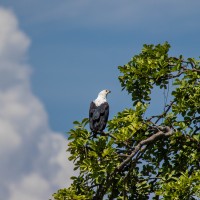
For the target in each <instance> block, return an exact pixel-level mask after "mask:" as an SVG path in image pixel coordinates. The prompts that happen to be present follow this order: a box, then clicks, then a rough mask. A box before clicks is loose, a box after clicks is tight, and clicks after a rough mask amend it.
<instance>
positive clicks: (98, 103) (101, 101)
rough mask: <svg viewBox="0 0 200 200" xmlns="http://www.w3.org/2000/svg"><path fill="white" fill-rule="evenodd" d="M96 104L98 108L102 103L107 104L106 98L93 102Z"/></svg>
mask: <svg viewBox="0 0 200 200" xmlns="http://www.w3.org/2000/svg"><path fill="white" fill-rule="evenodd" d="M93 102H94V103H95V105H96V106H100V105H101V104H102V103H105V102H107V101H106V98H97V99H95V100H94V101H93Z"/></svg>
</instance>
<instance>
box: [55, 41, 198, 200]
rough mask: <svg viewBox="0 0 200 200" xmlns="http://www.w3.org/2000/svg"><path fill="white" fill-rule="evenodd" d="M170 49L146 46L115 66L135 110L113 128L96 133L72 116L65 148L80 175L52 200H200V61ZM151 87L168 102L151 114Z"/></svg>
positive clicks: (112, 124) (124, 113)
mask: <svg viewBox="0 0 200 200" xmlns="http://www.w3.org/2000/svg"><path fill="white" fill-rule="evenodd" d="M169 49H170V45H169V44H168V43H167V42H166V43H164V44H162V45H161V44H158V45H144V46H143V49H142V51H141V53H140V54H139V55H135V56H134V57H133V58H132V59H131V61H130V62H128V64H126V65H124V66H119V67H118V68H119V71H120V73H121V76H119V81H120V83H121V86H122V89H125V90H127V92H128V93H129V94H130V95H131V96H132V101H133V108H130V109H125V110H123V111H121V112H119V113H118V114H117V115H116V116H115V117H114V118H113V119H112V120H110V121H109V122H108V132H106V133H104V134H99V135H97V136H96V137H93V135H92V134H91V132H90V131H88V129H87V124H88V119H87V118H86V119H83V121H82V122H77V121H75V122H74V124H75V128H74V129H71V130H70V131H69V138H68V139H69V140H70V143H69V148H68V151H69V152H70V153H71V156H70V158H69V160H72V161H73V162H74V165H75V168H74V169H75V170H78V172H79V175H78V176H76V177H71V179H72V180H73V183H72V184H71V186H70V187H69V188H65V189H60V190H58V191H57V193H54V194H53V197H54V199H55V200H73V199H74V200H78V199H80V200H84V199H93V200H101V199H110V200H111V199H124V200H128V199H173V200H176V199H177V200H179V199H186V200H190V199H191V200H192V199H195V198H200V134H199V132H200V61H198V60H195V59H194V58H188V59H184V58H183V56H182V55H180V56H179V57H173V56H169ZM170 83H171V84H172V86H170ZM154 88H159V89H160V90H161V91H162V90H164V91H165V92H166V93H168V99H170V101H169V102H168V103H167V101H166V104H165V105H164V111H163V109H162V110H161V111H160V113H158V114H157V115H154V116H148V117H147V116H146V112H147V111H148V106H149V105H150V103H151V94H152V90H153V89H154ZM166 96H167V95H166V94H165V99H166V98H167V97H166ZM145 116H146V117H145Z"/></svg>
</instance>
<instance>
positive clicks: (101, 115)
mask: <svg viewBox="0 0 200 200" xmlns="http://www.w3.org/2000/svg"><path fill="white" fill-rule="evenodd" d="M110 92H111V91H110V90H102V91H101V92H100V93H99V94H98V97H97V98H96V99H95V100H94V101H92V102H91V103H90V110H89V123H90V129H91V131H92V132H93V133H102V132H103V130H104V129H105V127H106V124H107V121H108V115H109V104H108V102H107V99H106V97H107V95H108V93H110Z"/></svg>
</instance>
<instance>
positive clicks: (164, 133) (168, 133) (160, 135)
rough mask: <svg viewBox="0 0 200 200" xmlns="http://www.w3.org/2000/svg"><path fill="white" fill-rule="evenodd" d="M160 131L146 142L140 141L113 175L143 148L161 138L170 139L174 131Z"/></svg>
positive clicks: (167, 129) (163, 128)
mask: <svg viewBox="0 0 200 200" xmlns="http://www.w3.org/2000/svg"><path fill="white" fill-rule="evenodd" d="M159 129H160V131H158V132H157V133H155V134H154V135H152V136H150V137H149V138H147V139H145V140H142V141H140V142H139V143H138V144H137V146H136V147H135V149H134V150H133V151H132V153H131V154H130V155H129V156H128V157H127V158H126V159H125V160H124V161H123V162H122V163H121V165H119V166H118V167H117V168H116V169H115V171H114V173H113V174H115V173H116V172H117V171H120V170H121V169H122V168H123V167H124V166H125V165H126V164H127V163H128V162H129V161H130V160H131V159H132V158H133V157H134V156H135V155H136V154H137V153H138V151H139V150H140V149H141V148H142V146H144V145H147V144H150V143H152V142H155V141H157V140H158V139H160V138H163V137H169V136H171V135H172V134H173V131H172V130H171V129H170V128H169V127H159Z"/></svg>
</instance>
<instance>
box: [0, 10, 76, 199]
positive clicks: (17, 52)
mask: <svg viewBox="0 0 200 200" xmlns="http://www.w3.org/2000/svg"><path fill="white" fill-rule="evenodd" d="M29 45H30V39H29V38H28V37H27V36H26V34H24V33H23V31H21V30H20V28H19V25H18V21H17V19H16V16H15V15H14V14H13V12H11V11H10V10H7V9H5V8H0V105H1V109H0V160H1V164H0V177H1V178H0V199H7V200H18V199H20V200H27V199H29V200H40V199H41V200H43V199H48V198H50V197H51V194H52V193H53V192H55V191H56V190H57V189H59V188H61V187H65V186H67V184H69V177H70V176H71V174H73V167H72V164H70V163H69V162H68V161H67V156H66V153H65V151H66V148H67V142H66V140H65V138H64V137H63V136H61V134H59V133H55V132H53V131H52V130H51V129H50V128H49V125H48V116H47V113H46V111H45V109H44V107H43V105H42V103H41V102H40V101H39V99H38V98H37V97H36V96H35V95H34V94H33V93H32V91H31V87H30V72H31V67H30V66H29V65H28V64H27V57H26V55H27V50H28V47H29Z"/></svg>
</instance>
